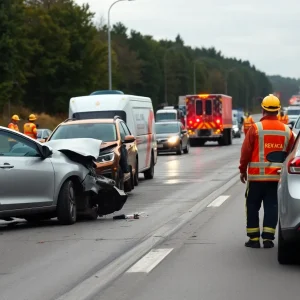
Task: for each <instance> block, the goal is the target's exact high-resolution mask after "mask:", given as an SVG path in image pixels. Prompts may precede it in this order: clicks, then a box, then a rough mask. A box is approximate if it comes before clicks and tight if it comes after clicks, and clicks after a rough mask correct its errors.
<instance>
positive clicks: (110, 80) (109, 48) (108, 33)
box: [107, 0, 133, 90]
mask: <svg viewBox="0 0 300 300" xmlns="http://www.w3.org/2000/svg"><path fill="white" fill-rule="evenodd" d="M121 1H133V0H117V1H115V2H114V3H112V5H111V6H110V7H109V9H108V18H107V39H108V41H107V42H108V43H107V44H108V89H109V90H112V70H111V35H110V11H111V9H112V7H113V6H114V5H115V4H117V3H118V2H121Z"/></svg>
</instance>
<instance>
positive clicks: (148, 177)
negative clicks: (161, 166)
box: [144, 154, 154, 179]
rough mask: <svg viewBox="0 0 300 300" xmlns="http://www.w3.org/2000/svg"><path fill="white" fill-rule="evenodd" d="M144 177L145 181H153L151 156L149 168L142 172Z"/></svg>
mask: <svg viewBox="0 0 300 300" xmlns="http://www.w3.org/2000/svg"><path fill="white" fill-rule="evenodd" d="M144 177H145V179H153V177H154V158H153V155H152V154H151V164H150V168H149V169H148V170H147V171H145V172H144Z"/></svg>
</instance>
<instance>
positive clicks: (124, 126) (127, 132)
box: [121, 122, 131, 135]
mask: <svg viewBox="0 0 300 300" xmlns="http://www.w3.org/2000/svg"><path fill="white" fill-rule="evenodd" d="M121 125H122V127H123V129H124V132H125V135H131V132H130V130H129V128H128V127H127V125H126V124H125V123H124V122H121Z"/></svg>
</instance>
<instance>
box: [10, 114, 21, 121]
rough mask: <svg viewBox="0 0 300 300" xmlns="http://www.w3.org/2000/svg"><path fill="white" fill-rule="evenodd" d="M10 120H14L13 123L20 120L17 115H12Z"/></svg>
mask: <svg viewBox="0 0 300 300" xmlns="http://www.w3.org/2000/svg"><path fill="white" fill-rule="evenodd" d="M11 119H12V120H14V121H20V118H19V116H18V115H13V116H12V117H11Z"/></svg>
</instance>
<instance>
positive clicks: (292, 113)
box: [287, 105, 300, 126]
mask: <svg viewBox="0 0 300 300" xmlns="http://www.w3.org/2000/svg"><path fill="white" fill-rule="evenodd" d="M299 115H300V106H297V105H295V106H289V107H288V108H287V116H288V118H289V124H291V125H292V126H293V125H294V124H295V123H296V121H297V119H298V117H299Z"/></svg>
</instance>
